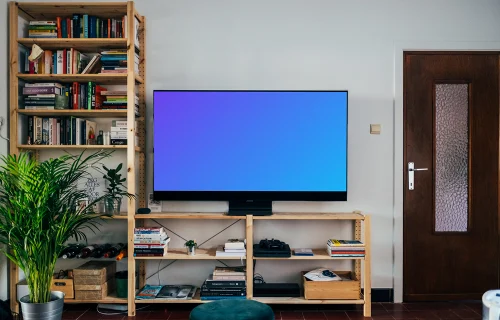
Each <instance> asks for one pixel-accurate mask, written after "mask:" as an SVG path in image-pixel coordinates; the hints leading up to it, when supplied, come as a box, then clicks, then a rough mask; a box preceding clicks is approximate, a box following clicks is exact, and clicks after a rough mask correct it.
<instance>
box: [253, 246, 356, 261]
mask: <svg viewBox="0 0 500 320" xmlns="http://www.w3.org/2000/svg"><path fill="white" fill-rule="evenodd" d="M312 251H313V253H314V256H294V255H293V254H292V256H291V257H290V258H271V257H253V258H254V259H256V260H364V257H330V255H328V253H327V252H326V248H325V249H312ZM292 253H293V249H292Z"/></svg>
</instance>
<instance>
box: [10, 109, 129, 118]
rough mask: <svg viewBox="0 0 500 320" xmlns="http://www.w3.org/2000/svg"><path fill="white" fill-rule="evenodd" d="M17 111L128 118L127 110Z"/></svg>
mask: <svg viewBox="0 0 500 320" xmlns="http://www.w3.org/2000/svg"><path fill="white" fill-rule="evenodd" d="M17 113H19V114H24V115H27V116H39V117H61V116H75V117H80V118H126V117H127V110H73V109H67V110H31V109H29V110H27V109H19V110H17Z"/></svg>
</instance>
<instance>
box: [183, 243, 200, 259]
mask: <svg viewBox="0 0 500 320" xmlns="http://www.w3.org/2000/svg"><path fill="white" fill-rule="evenodd" d="M184 245H185V246H186V248H187V254H188V255H190V256H194V255H195V254H196V251H195V250H196V246H197V245H198V244H197V243H196V240H188V241H186V243H185V244H184Z"/></svg>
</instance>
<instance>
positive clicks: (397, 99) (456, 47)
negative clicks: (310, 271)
mask: <svg viewBox="0 0 500 320" xmlns="http://www.w3.org/2000/svg"><path fill="white" fill-rule="evenodd" d="M406 51H413V52H417V51H418V52H427V51H429V52H432V51H434V52H436V51H464V52H473V51H500V42H473V41H464V42H435V41H428V42H426V41H420V42H395V43H394V74H393V83H394V87H393V108H394V131H393V132H394V134H393V137H394V145H393V147H394V174H393V177H394V182H393V183H394V198H393V199H394V200H393V288H394V302H402V301H403V227H404V226H403V193H404V185H403V177H404V173H405V172H406V171H405V170H406V166H405V164H404V139H403V133H404V117H403V97H404V92H403V89H404V88H403V72H404V59H403V56H404V52H406Z"/></svg>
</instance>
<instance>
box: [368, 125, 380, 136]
mask: <svg viewBox="0 0 500 320" xmlns="http://www.w3.org/2000/svg"><path fill="white" fill-rule="evenodd" d="M380 130H381V127H380V124H370V134H380Z"/></svg>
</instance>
